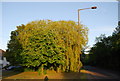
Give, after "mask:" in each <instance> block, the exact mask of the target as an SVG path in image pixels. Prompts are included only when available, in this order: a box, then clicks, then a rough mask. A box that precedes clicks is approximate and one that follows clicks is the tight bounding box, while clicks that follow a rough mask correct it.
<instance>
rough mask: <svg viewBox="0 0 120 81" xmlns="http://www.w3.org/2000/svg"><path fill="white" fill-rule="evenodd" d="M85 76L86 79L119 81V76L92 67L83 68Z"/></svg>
mask: <svg viewBox="0 0 120 81" xmlns="http://www.w3.org/2000/svg"><path fill="white" fill-rule="evenodd" d="M84 69H85V72H84V73H86V75H87V78H88V79H118V80H120V76H119V75H118V74H117V73H115V72H113V71H109V70H105V69H100V68H96V67H92V66H84Z"/></svg>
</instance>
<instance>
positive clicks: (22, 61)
mask: <svg viewBox="0 0 120 81" xmlns="http://www.w3.org/2000/svg"><path fill="white" fill-rule="evenodd" d="M87 33H88V29H87V27H85V26H84V25H80V26H78V25H77V24H76V22H74V21H51V20H39V21H32V22H30V23H28V24H26V25H23V24H22V25H20V26H17V30H15V31H12V32H11V39H10V41H9V43H8V49H7V51H6V54H5V55H6V57H7V59H8V60H9V61H10V63H11V64H12V65H16V64H17V65H22V66H25V67H27V68H32V69H34V70H36V69H41V70H43V69H44V70H45V69H54V70H56V71H59V70H60V71H63V72H65V71H67V72H69V71H74V72H78V71H79V69H78V68H80V67H81V66H82V63H81V61H80V54H81V51H82V49H83V47H84V46H85V45H86V43H87V41H88V38H87Z"/></svg>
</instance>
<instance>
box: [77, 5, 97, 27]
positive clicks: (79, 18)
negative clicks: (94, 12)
mask: <svg viewBox="0 0 120 81" xmlns="http://www.w3.org/2000/svg"><path fill="white" fill-rule="evenodd" d="M96 8H97V7H96V6H94V7H90V8H83V9H78V26H79V24H80V13H79V11H80V10H86V9H96Z"/></svg>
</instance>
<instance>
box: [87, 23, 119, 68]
mask: <svg viewBox="0 0 120 81" xmlns="http://www.w3.org/2000/svg"><path fill="white" fill-rule="evenodd" d="M119 54H120V22H118V26H117V27H116V28H115V30H114V32H113V34H112V35H111V36H108V37H107V36H105V35H104V34H102V35H101V36H99V37H97V38H96V44H95V45H94V46H93V47H92V48H91V50H90V54H89V60H88V61H89V63H88V64H91V65H94V66H100V67H103V68H109V69H113V70H119V67H120V64H119Z"/></svg>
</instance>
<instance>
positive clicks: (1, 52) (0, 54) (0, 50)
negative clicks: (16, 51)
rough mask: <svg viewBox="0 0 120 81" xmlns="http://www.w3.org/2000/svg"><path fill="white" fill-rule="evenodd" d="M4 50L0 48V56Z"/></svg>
mask: <svg viewBox="0 0 120 81" xmlns="http://www.w3.org/2000/svg"><path fill="white" fill-rule="evenodd" d="M4 52H5V51H4V50H2V49H0V57H1V56H2V55H3V53H4Z"/></svg>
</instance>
